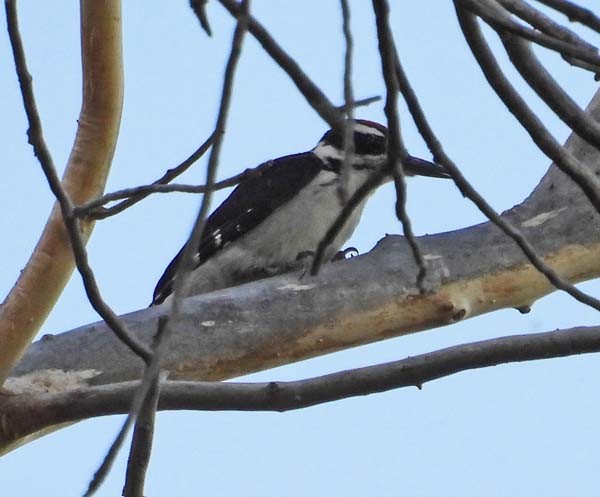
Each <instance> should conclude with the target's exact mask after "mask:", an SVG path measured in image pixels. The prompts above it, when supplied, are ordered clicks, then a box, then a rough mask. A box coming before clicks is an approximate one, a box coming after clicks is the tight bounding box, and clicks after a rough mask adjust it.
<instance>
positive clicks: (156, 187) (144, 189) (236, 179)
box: [75, 169, 256, 219]
mask: <svg viewBox="0 0 600 497" xmlns="http://www.w3.org/2000/svg"><path fill="white" fill-rule="evenodd" d="M255 175H256V170H255V169H246V170H245V171H242V172H241V173H239V174H236V175H235V176H231V177H230V178H227V179H224V180H222V181H218V182H216V183H215V184H214V186H213V191H217V190H223V189H224V188H231V187H232V186H235V185H237V184H239V183H241V182H243V181H245V180H247V179H249V178H252V177H253V176H255ZM207 190H208V189H207V186H206V185H184V184H179V183H171V184H168V185H163V184H155V183H152V184H150V185H141V186H134V187H132V188H124V189H123V190H117V191H115V192H111V193H107V194H106V195H103V196H102V197H98V198H95V199H93V200H91V201H90V202H87V203H85V204H82V205H80V206H78V207H76V208H75V209H76V215H77V216H79V217H88V218H93V219H104V218H107V217H110V216H114V215H115V214H119V213H120V212H121V211H122V210H123V209H125V208H127V207H129V205H126V206H124V207H123V209H119V210H117V211H113V210H112V209H113V208H114V207H119V206H121V203H120V204H118V205H116V206H114V207H109V208H108V209H105V208H98V206H100V205H102V204H106V203H108V202H113V201H115V200H119V199H129V198H132V199H134V201H133V202H132V204H131V205H133V204H135V203H137V202H138V201H139V200H142V198H145V197H147V196H149V195H151V194H153V193H174V192H178V193H206V192H207ZM124 203H125V202H122V204H124ZM92 204H93V205H92ZM88 205H92V207H91V208H90V209H88Z"/></svg>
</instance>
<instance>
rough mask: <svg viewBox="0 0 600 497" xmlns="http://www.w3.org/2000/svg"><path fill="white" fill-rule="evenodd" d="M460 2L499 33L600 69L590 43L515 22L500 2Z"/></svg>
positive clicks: (460, 0) (464, 0)
mask: <svg viewBox="0 0 600 497" xmlns="http://www.w3.org/2000/svg"><path fill="white" fill-rule="evenodd" d="M459 3H460V4H462V5H463V6H464V7H465V8H467V9H469V10H470V11H471V12H473V13H474V14H476V15H478V16H479V17H481V18H482V19H483V20H484V21H485V22H487V23H488V24H489V25H490V26H492V27H493V28H494V29H495V30H496V31H497V32H498V33H499V34H501V33H506V32H508V33H513V34H515V35H517V36H519V37H521V38H524V39H526V40H530V41H533V42H535V43H537V44H538V45H541V46H543V47H545V48H548V49H550V50H554V51H556V52H558V53H560V54H561V55H563V56H566V57H570V58H573V57H575V58H576V59H577V60H583V61H585V62H587V63H588V64H590V65H591V66H592V67H593V70H592V71H593V72H598V71H599V70H600V56H598V50H597V49H596V48H595V47H592V46H591V45H590V44H589V43H585V44H579V43H578V42H576V41H574V40H573V39H571V40H561V39H557V38H555V37H553V36H549V35H547V34H545V33H543V32H540V31H537V30H535V29H530V28H528V27H526V26H523V25H521V24H519V23H517V22H515V21H514V20H513V19H512V18H511V16H510V14H508V12H507V11H506V10H505V9H503V8H502V7H501V6H500V5H499V4H498V3H496V2H493V1H491V0H459ZM586 67H588V66H586Z"/></svg>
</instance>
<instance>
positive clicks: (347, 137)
mask: <svg viewBox="0 0 600 497" xmlns="http://www.w3.org/2000/svg"><path fill="white" fill-rule="evenodd" d="M341 8H342V32H343V34H344V42H345V44H346V51H345V54H344V112H345V114H346V123H345V125H344V134H343V135H342V136H343V145H344V160H343V162H342V170H341V174H340V181H339V185H338V195H339V197H340V202H342V203H345V202H347V200H348V181H349V179H350V168H351V166H352V160H353V159H354V107H353V105H352V102H354V92H353V90H352V54H353V50H354V42H353V40H352V30H351V26H350V6H349V5H348V0H341Z"/></svg>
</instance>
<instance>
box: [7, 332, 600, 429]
mask: <svg viewBox="0 0 600 497" xmlns="http://www.w3.org/2000/svg"><path fill="white" fill-rule="evenodd" d="M597 352H600V327H589V328H584V327H580V328H571V329H566V330H556V331H551V332H544V333H534V334H531V333H529V334H524V335H513V336H507V337H502V338H495V339H491V340H485V341H479V342H473V343H469V344H461V345H456V346H452V347H448V348H445V349H441V350H437V351H435V352H430V353H426V354H421V355H417V356H413V357H408V358H406V359H402V360H399V361H394V362H390V363H386V364H379V365H376V366H369V367H364V368H358V369H353V370H348V371H340V372H336V373H333V374H328V375H324V376H319V377H314V378H308V379H304V380H299V381H291V382H269V383H234V382H192V381H166V382H161V385H160V387H161V388H160V398H159V401H158V409H159V410H183V409H187V410H203V411H278V412H283V411H289V410H295V409H303V408H306V407H310V406H314V405H318V404H323V403H327V402H334V401H337V400H340V399H345V398H350V397H356V396H361V395H369V394H373V393H378V392H385V391H389V390H393V389H397V388H404V387H414V386H416V387H418V388H421V387H422V386H423V385H424V384H425V383H427V382H430V381H434V380H437V379H440V378H445V377H448V376H451V375H454V374H457V373H460V372H464V371H470V370H474V369H480V368H486V367H491V366H498V365H500V364H509V363H515V362H524V361H534V360H541V359H554V358H559V357H570V356H574V355H579V354H589V353H597ZM139 385H140V382H139V381H130V382H122V383H117V384H113V385H103V386H94V387H90V388H88V389H86V391H85V395H82V392H81V391H70V392H65V393H57V394H43V395H37V396H29V395H27V396H14V397H10V398H7V399H6V401H5V402H4V404H3V413H4V415H5V419H7V420H11V421H12V420H15V423H14V424H15V425H16V426H17V427H18V428H17V429H18V431H19V433H21V436H24V435H25V434H26V433H30V432H35V431H38V430H41V429H43V428H45V427H47V426H52V425H56V424H60V423H68V422H75V421H81V420H83V419H89V418H91V417H95V416H104V415H111V414H121V413H124V412H127V409H128V406H129V404H130V402H131V397H132V395H136V394H137V392H138V391H139ZM31 412H37V413H40V416H38V417H36V418H32V417H31V416H28V413H31ZM11 424H12V423H11Z"/></svg>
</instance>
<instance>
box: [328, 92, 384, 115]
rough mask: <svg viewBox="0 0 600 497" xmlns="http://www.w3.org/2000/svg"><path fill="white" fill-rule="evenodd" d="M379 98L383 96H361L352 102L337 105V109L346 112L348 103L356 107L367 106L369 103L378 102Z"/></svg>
mask: <svg viewBox="0 0 600 497" xmlns="http://www.w3.org/2000/svg"><path fill="white" fill-rule="evenodd" d="M379 100H381V97H379V96H375V97H368V98H361V99H359V100H354V101H353V102H350V103H345V104H344V105H338V106H337V107H336V109H337V110H339V111H341V112H346V109H347V108H348V105H350V106H351V107H353V108H354V109H356V108H358V107H366V106H367V105H371V104H372V103H374V102H378V101H379Z"/></svg>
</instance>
